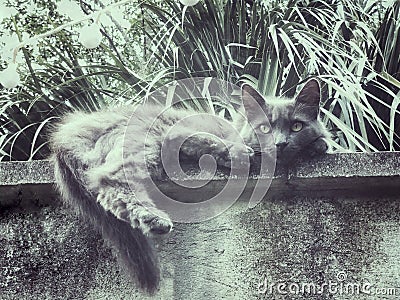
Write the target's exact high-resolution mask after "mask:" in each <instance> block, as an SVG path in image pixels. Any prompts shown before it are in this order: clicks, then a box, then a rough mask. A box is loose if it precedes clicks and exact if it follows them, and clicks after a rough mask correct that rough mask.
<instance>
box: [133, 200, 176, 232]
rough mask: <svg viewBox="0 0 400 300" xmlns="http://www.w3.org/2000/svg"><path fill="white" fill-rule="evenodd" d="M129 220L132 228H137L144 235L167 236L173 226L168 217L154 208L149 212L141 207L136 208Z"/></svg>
mask: <svg viewBox="0 0 400 300" xmlns="http://www.w3.org/2000/svg"><path fill="white" fill-rule="evenodd" d="M130 220H131V222H132V223H133V224H132V226H133V227H136V228H139V229H140V230H142V232H143V233H144V234H156V235H162V234H167V233H169V232H170V231H171V229H172V226H173V224H172V221H171V220H170V218H169V217H168V215H167V214H166V213H165V212H163V211H161V210H159V209H157V208H154V207H153V208H151V210H149V209H147V208H145V207H142V206H139V207H136V208H135V209H134V210H133V211H132V212H131V214H130Z"/></svg>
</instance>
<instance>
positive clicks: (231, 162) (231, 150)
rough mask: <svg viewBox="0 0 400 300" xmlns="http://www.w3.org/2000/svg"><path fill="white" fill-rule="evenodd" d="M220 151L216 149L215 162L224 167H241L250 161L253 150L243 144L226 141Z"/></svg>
mask: <svg viewBox="0 0 400 300" xmlns="http://www.w3.org/2000/svg"><path fill="white" fill-rule="evenodd" d="M222 149H223V150H222V151H217V152H216V153H215V154H214V156H215V158H216V160H217V164H218V165H220V166H224V167H226V168H243V166H245V165H247V164H249V163H250V161H251V159H252V157H253V156H254V150H253V149H252V148H250V147H248V146H246V145H244V144H240V143H227V145H226V147H223V148H222Z"/></svg>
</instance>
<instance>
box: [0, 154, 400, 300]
mask: <svg viewBox="0 0 400 300" xmlns="http://www.w3.org/2000/svg"><path fill="white" fill-rule="evenodd" d="M346 157H347V160H346ZM352 160H353V163H352V164H350V163H349V162H351V161H352ZM323 161H324V160H323V159H322V160H315V161H313V162H311V163H310V164H309V165H303V166H301V167H298V168H297V170H292V171H290V172H289V176H288V180H289V183H287V182H288V180H287V179H285V178H282V177H280V178H279V180H278V181H279V182H278V183H277V184H276V185H275V187H274V189H275V192H274V193H272V194H271V195H267V197H266V198H265V199H264V200H263V201H262V203H260V204H259V205H258V206H256V207H255V208H253V209H247V203H246V201H239V202H237V203H236V204H235V205H234V206H233V207H232V208H231V209H229V210H228V211H226V212H224V213H223V214H222V215H220V216H218V217H216V218H214V219H212V220H210V221H207V222H203V223H199V224H176V227H175V228H174V230H173V232H172V233H171V234H170V235H169V236H168V237H166V238H165V239H164V240H161V241H158V252H159V256H160V261H161V265H162V276H163V280H162V285H161V289H160V292H159V293H158V294H156V295H155V296H154V297H153V298H154V299H398V298H399V297H400V201H399V200H400V189H399V188H400V185H398V182H399V181H398V180H399V174H400V163H399V162H400V157H399V154H382V155H377V154H374V155H367V156H364V155H359V154H355V155H348V154H345V155H335V156H329V157H327V158H325V161H326V162H327V163H326V164H324V163H323ZM35 164H37V165H35ZM344 164H346V165H347V167H344ZM11 165H12V164H11ZM11 165H10V164H9V165H7V166H6V167H5V165H2V164H0V176H1V177H0V178H1V183H0V185H3V188H1V189H0V199H1V201H0V204H2V205H1V206H0V299H7V300H8V299H128V300H129V299H146V298H147V297H146V296H145V295H143V294H141V293H140V292H139V291H137V290H136V288H135V286H134V284H133V283H132V282H130V281H129V280H128V279H127V278H126V277H125V275H124V273H123V272H122V271H120V268H119V267H118V265H117V263H116V261H115V259H114V258H113V255H112V252H111V251H110V249H109V248H108V247H107V245H105V243H104V242H103V241H102V240H101V239H100V238H99V236H98V235H97V234H96V233H94V232H93V231H92V230H91V229H90V228H88V227H87V226H85V225H84V224H83V223H81V222H80V221H78V220H77V218H76V217H75V216H74V215H73V214H71V212H70V211H69V210H68V209H66V208H62V207H60V206H59V204H58V201H57V199H56V198H55V196H54V193H50V192H49V191H50V189H48V188H49V187H50V186H51V182H52V176H51V173H50V172H51V167H50V166H49V165H48V164H46V163H45V162H33V163H31V165H30V166H31V169H34V167H35V166H36V167H37V169H36V171H35V172H32V171H28V170H24V167H23V164H20V165H19V166H17V167H15V169H12V167H10V166H11ZM26 166H27V164H25V168H26ZM43 166H45V168H44V169H42V167H43ZM6 168H11V169H12V170H19V172H20V173H19V175H16V174H9V172H7V171H5V169H6ZM46 168H47V169H46ZM335 168H336V169H335ZM42 170H47V171H44V172H42ZM4 174H6V176H7V177H5V176H4ZM25 174H30V177H31V179H30V180H27V179H26V176H25ZM45 174H50V175H49V176H48V177H46V176H47V175H45ZM294 174H295V175H294ZM35 176H37V177H41V178H42V180H43V181H41V184H39V185H36V186H35V187H34V188H32V186H31V184H30V183H31V182H32V180H33V181H34V180H36V179H35ZM42 176H43V177H42ZM3 178H8V179H7V182H6V181H3ZM318 178H321V180H320V181H318ZM374 178H375V179H376V180H374ZM350 179H351V180H353V181H351V180H350ZM354 180H355V181H354ZM292 182H294V183H292ZM334 182H336V183H337V184H339V185H340V186H336V189H338V190H337V191H336V192H337V194H336V196H335V197H333V196H332V195H329V196H327V195H325V194H324V191H323V189H324V188H325V187H328V188H330V189H331V192H333V191H335V186H334ZM351 182H353V183H354V182H358V184H359V185H360V186H354V189H351ZM363 182H368V184H363ZM16 184H20V186H18V188H16V189H15V190H14V191H13V192H12V193H6V192H5V191H7V190H8V189H9V187H10V186H14V185H16ZM379 184H381V185H379ZM367 185H368V186H367ZM380 186H381V187H380ZM371 187H372V188H371ZM307 188H308V189H309V193H308V194H307V193H305V190H306V189H307ZM366 188H368V191H372V190H374V191H375V193H372V192H371V193H368V194H366V193H363V192H362V191H363V190H365V189H366ZM41 189H48V192H47V195H45V193H43V192H40V190H41ZM296 189H298V190H297V191H296ZM279 190H281V191H283V192H282V194H280V193H279ZM388 190H390V193H388ZM16 191H18V193H17V194H15V192H16ZM299 191H301V193H299ZM352 191H353V192H352ZM354 191H356V192H354ZM37 193H41V194H40V197H38V194H37ZM396 193H397V194H396ZM349 195H351V196H349ZM13 196H14V198H13V201H11V199H12V197H13ZM16 200H18V201H16ZM265 281H266V282H267V286H265V284H264V283H265ZM272 283H273V284H274V285H272ZM279 284H281V285H280V286H279ZM323 284H330V288H331V290H328V286H325V288H324V290H323V292H322V293H321V294H317V293H318V292H321V291H322V287H321V285H323ZM283 285H284V286H283ZM302 285H303V288H305V289H306V291H305V292H304V293H301V288H302ZM304 285H306V286H304ZM271 286H272V293H270V290H269V288H271ZM279 287H280V288H281V289H282V290H281V292H279V291H278V288H279ZM297 287H299V288H300V292H299V293H298V294H291V293H290V290H289V288H292V289H294V290H293V292H295V289H296V288H297ZM306 287H314V288H315V289H316V290H315V293H313V291H312V288H311V290H310V291H311V293H310V292H308V293H307V288H306ZM265 288H266V289H265ZM335 288H336V290H335ZM358 288H359V289H361V290H362V289H363V288H364V292H370V294H366V293H364V294H359V295H357V293H356V292H357V289H358ZM376 292H385V294H386V295H376ZM393 292H395V293H396V295H389V294H390V293H393ZM284 293H287V294H284ZM374 293H375V294H374Z"/></svg>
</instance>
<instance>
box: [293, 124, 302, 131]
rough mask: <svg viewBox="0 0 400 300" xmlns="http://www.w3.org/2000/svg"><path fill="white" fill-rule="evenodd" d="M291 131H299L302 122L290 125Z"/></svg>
mask: <svg viewBox="0 0 400 300" xmlns="http://www.w3.org/2000/svg"><path fill="white" fill-rule="evenodd" d="M291 129H292V131H294V132H299V131H300V130H302V129H303V123H301V122H294V123H293V124H292V127H291Z"/></svg>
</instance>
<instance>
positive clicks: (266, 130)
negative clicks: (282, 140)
mask: <svg viewBox="0 0 400 300" xmlns="http://www.w3.org/2000/svg"><path fill="white" fill-rule="evenodd" d="M260 131H261V132H262V133H269V132H270V131H271V129H270V127H269V126H268V125H265V124H263V125H260Z"/></svg>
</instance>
